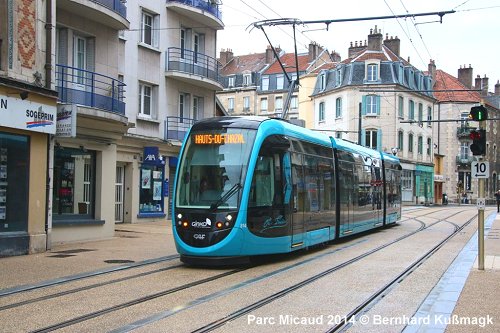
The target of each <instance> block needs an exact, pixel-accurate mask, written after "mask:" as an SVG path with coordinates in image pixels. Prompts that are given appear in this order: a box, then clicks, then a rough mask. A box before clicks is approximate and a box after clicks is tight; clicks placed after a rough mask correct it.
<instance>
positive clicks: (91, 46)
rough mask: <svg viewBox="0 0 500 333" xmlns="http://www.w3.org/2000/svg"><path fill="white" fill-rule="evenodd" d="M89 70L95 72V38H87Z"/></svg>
mask: <svg viewBox="0 0 500 333" xmlns="http://www.w3.org/2000/svg"><path fill="white" fill-rule="evenodd" d="M86 51H87V54H86V57H87V68H86V69H87V70H88V71H91V72H95V38H93V37H91V38H87V48H86Z"/></svg>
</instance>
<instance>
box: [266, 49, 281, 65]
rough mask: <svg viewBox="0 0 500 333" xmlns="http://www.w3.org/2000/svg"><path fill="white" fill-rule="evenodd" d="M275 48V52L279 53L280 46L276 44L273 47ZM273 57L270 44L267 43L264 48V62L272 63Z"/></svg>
mask: <svg viewBox="0 0 500 333" xmlns="http://www.w3.org/2000/svg"><path fill="white" fill-rule="evenodd" d="M275 50H276V53H277V54H278V55H279V54H280V52H281V48H280V47H279V46H278V47H276V48H275ZM274 59H276V57H275V56H274V53H273V49H272V47H271V45H268V46H267V49H266V64H270V63H272V62H273V61H274Z"/></svg>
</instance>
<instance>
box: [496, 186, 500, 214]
mask: <svg viewBox="0 0 500 333" xmlns="http://www.w3.org/2000/svg"><path fill="white" fill-rule="evenodd" d="M495 198H496V199H497V213H500V190H498V191H497V193H495Z"/></svg>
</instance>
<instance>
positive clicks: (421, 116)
mask: <svg viewBox="0 0 500 333" xmlns="http://www.w3.org/2000/svg"><path fill="white" fill-rule="evenodd" d="M423 121H424V106H423V105H422V103H418V122H419V123H420V124H421V123H422V122H423Z"/></svg>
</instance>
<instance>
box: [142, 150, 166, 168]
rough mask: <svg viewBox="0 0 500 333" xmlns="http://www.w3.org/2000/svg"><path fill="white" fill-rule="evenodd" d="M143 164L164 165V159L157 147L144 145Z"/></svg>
mask: <svg viewBox="0 0 500 333" xmlns="http://www.w3.org/2000/svg"><path fill="white" fill-rule="evenodd" d="M143 163H144V164H151V165H165V160H164V159H163V158H162V157H161V156H160V154H159V150H158V147H144V158H143Z"/></svg>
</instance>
